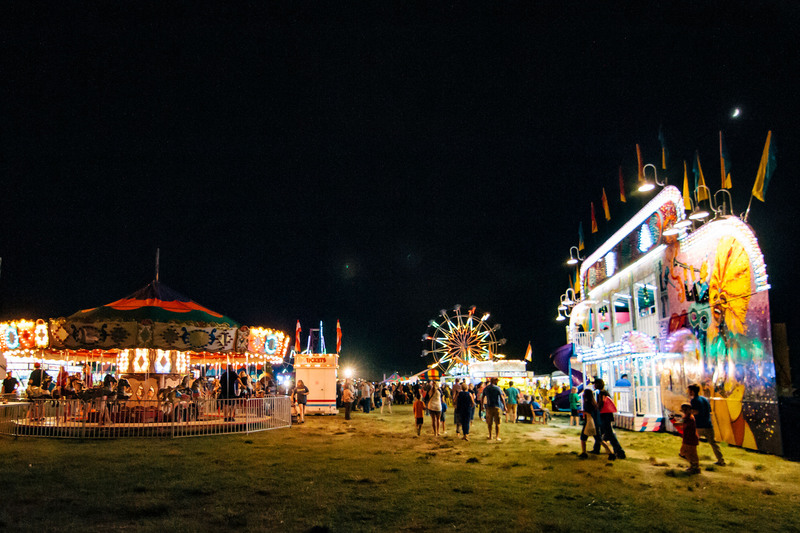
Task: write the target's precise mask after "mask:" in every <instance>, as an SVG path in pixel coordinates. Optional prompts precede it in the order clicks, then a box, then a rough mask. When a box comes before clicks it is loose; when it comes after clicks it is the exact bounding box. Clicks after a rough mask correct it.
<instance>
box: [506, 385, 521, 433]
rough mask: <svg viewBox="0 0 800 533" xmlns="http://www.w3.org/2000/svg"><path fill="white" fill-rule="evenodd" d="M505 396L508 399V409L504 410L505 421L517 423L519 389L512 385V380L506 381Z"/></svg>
mask: <svg viewBox="0 0 800 533" xmlns="http://www.w3.org/2000/svg"><path fill="white" fill-rule="evenodd" d="M506 398H507V399H508V409H507V410H506V422H509V419H511V420H510V422H511V423H512V424H516V423H517V399H518V398H519V389H518V388H516V387H515V386H514V382H513V381H509V382H508V388H507V389H506Z"/></svg>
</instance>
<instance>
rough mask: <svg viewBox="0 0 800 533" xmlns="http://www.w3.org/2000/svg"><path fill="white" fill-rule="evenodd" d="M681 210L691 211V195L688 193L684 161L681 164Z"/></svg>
mask: <svg viewBox="0 0 800 533" xmlns="http://www.w3.org/2000/svg"><path fill="white" fill-rule="evenodd" d="M683 209H684V210H685V211H691V210H692V193H691V192H689V174H688V172H687V171H686V161H684V162H683Z"/></svg>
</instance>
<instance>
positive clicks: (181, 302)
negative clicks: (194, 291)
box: [68, 280, 239, 327]
mask: <svg viewBox="0 0 800 533" xmlns="http://www.w3.org/2000/svg"><path fill="white" fill-rule="evenodd" d="M68 318H69V319H70V320H80V321H94V320H96V319H102V320H109V319H111V320H120V321H136V322H141V321H142V320H148V319H149V320H152V321H153V322H169V321H176V322H205V323H209V324H227V325H229V326H232V327H238V326H239V323H238V322H236V321H235V320H233V319H231V318H228V317H226V316H224V315H221V314H220V313H217V312H215V311H212V310H210V309H207V308H205V307H203V306H202V305H200V304H198V303H196V302H193V301H192V300H190V299H189V298H187V297H186V296H184V295H182V294H180V293H178V292H176V291H174V290H172V289H170V288H169V287H167V286H166V285H163V284H162V283H160V282H158V281H155V280H154V281H152V282H151V283H149V284H148V285H146V286H145V287H143V288H141V289H139V290H138V291H136V292H134V293H133V294H131V295H130V296H126V297H125V298H122V299H121V300H117V301H116V302H111V303H110V304H106V305H102V306H100V307H95V308H93V309H84V310H83V311H78V312H77V313H75V314H73V315H71V316H70V317H68Z"/></svg>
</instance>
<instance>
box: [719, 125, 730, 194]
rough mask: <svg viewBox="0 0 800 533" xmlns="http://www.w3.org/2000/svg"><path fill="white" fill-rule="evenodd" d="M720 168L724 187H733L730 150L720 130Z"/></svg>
mask: <svg viewBox="0 0 800 533" xmlns="http://www.w3.org/2000/svg"><path fill="white" fill-rule="evenodd" d="M719 170H720V174H721V175H722V188H723V189H730V188H731V158H730V157H728V150H727V149H726V147H725V143H724V142H722V132H719Z"/></svg>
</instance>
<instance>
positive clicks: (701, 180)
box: [694, 152, 708, 202]
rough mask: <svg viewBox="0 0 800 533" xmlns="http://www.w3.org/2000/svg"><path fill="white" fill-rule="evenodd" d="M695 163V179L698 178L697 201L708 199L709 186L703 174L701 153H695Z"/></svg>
mask: <svg viewBox="0 0 800 533" xmlns="http://www.w3.org/2000/svg"><path fill="white" fill-rule="evenodd" d="M694 163H695V172H696V174H695V179H697V187H695V189H697V201H698V202H702V201H704V200H708V187H707V186H706V178H705V176H703V167H701V166H700V154H698V153H696V152H695V154H694Z"/></svg>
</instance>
